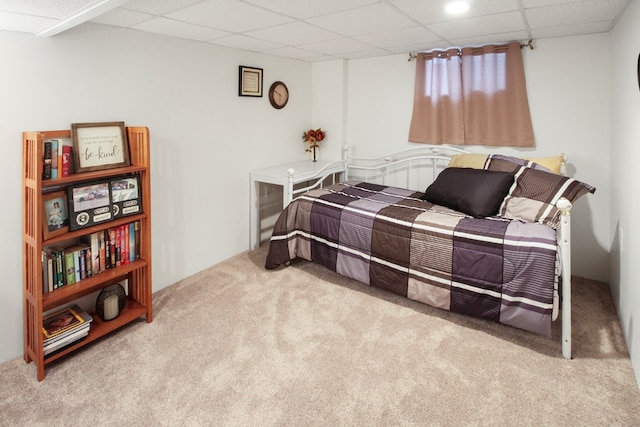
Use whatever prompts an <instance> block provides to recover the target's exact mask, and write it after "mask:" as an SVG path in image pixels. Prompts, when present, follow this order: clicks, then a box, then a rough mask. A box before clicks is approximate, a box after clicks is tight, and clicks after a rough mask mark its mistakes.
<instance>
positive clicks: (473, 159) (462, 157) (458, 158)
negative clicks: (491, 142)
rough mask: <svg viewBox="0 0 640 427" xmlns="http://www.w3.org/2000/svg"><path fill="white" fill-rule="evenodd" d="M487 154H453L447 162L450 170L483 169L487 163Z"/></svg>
mask: <svg viewBox="0 0 640 427" xmlns="http://www.w3.org/2000/svg"><path fill="white" fill-rule="evenodd" d="M488 156H489V155H488V154H478V153H469V154H454V155H453V156H451V160H450V161H449V166H448V167H450V168H472V169H484V164H485V162H486V161H487V157H488Z"/></svg>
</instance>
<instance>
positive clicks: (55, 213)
mask: <svg viewBox="0 0 640 427" xmlns="http://www.w3.org/2000/svg"><path fill="white" fill-rule="evenodd" d="M42 204H43V206H44V208H43V210H42V212H43V214H44V221H43V223H42V224H43V225H44V227H42V228H43V230H42V231H43V232H44V238H45V240H46V239H51V238H52V237H55V236H58V235H60V234H64V233H66V232H68V231H69V210H68V209H67V195H66V193H65V192H64V191H56V192H54V193H48V194H43V195H42Z"/></svg>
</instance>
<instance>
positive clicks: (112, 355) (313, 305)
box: [0, 246, 640, 426]
mask: <svg viewBox="0 0 640 427" xmlns="http://www.w3.org/2000/svg"><path fill="white" fill-rule="evenodd" d="M265 249H266V248H265V247H264V246H263V247H262V248H261V249H259V250H258V251H254V252H248V253H244V254H241V255H238V256H236V257H234V258H232V259H230V260H228V261H226V262H223V263H221V264H219V265H216V266H214V267H212V268H210V269H208V270H206V271H203V272H201V273H199V274H197V275H195V276H193V277H190V278H188V279H186V280H184V281H182V282H180V283H177V284H175V285H173V286H170V287H168V288H166V289H164V290H163V291H160V292H157V293H156V294H155V300H154V321H153V322H152V323H151V324H146V323H144V322H143V321H140V322H137V323H135V324H132V325H130V326H128V327H126V328H124V329H122V330H121V331H119V332H118V333H116V334H113V335H111V336H110V337H107V338H105V339H103V340H101V341H100V342H98V343H97V344H95V345H92V346H89V347H88V348H86V349H85V350H83V351H80V352H78V353H76V354H74V355H73V356H70V357H68V358H66V359H64V360H63V361H62V362H61V363H57V364H54V365H53V366H51V367H49V368H48V369H47V377H46V379H45V381H44V382H42V383H38V382H37V381H36V375H35V367H34V366H33V364H29V365H28V364H26V363H25V362H24V360H23V359H21V358H16V359H14V360H10V361H8V362H6V363H3V364H1V365H0V425H2V426H40V425H41V426H44V425H47V426H70V425H71V426H73V425H105V426H121V425H139V426H143V425H144V426H147V425H148V426H163V425H167V426H192V425H194V426H199V425H202V426H204V425H206V426H209V425H242V426H247V425H260V426H263V425H266V426H268V425H296V426H309V425H331V426H335V425H536V426H537V425H553V426H558V425H621V426H622V425H625V426H626V425H640V392H639V390H638V385H637V383H636V380H635V377H634V373H633V371H632V368H631V364H630V361H629V357H628V354H627V350H626V347H625V343H624V340H623V338H622V334H621V331H620V326H619V323H618V320H617V318H616V315H615V312H614V307H613V304H612V301H611V297H610V294H609V291H608V288H607V287H606V286H605V285H603V284H601V283H595V282H591V281H586V280H583V279H577V278H576V280H575V281H574V293H573V298H574V311H573V316H574V322H573V325H574V335H573V337H574V355H575V358H574V359H573V360H564V359H562V357H561V353H560V338H559V337H560V324H559V323H557V324H556V325H555V326H554V338H553V339H548V338H545V337H540V336H536V335H533V334H531V333H527V332H523V331H520V330H517V329H515V328H511V327H506V326H502V325H498V324H495V323H491V322H488V321H484V320H480V319H475V318H469V317H463V316H460V315H456V314H453V313H448V312H444V311H441V310H437V309H432V308H430V307H427V306H425V305H422V304H420V303H415V302H412V301H408V300H406V299H403V298H400V297H397V296H395V295H392V294H389V293H386V292H384V291H380V290H377V289H374V288H370V287H367V286H365V285H362V284H359V283H357V282H353V281H350V280H347V279H344V278H341V277H339V276H337V275H335V274H333V273H331V272H329V271H327V270H326V269H324V268H323V267H320V266H317V265H313V264H311V263H307V262H296V263H294V265H293V266H291V267H288V268H285V269H281V270H277V271H266V270H264V269H263V263H264V259H265V254H266V252H265Z"/></svg>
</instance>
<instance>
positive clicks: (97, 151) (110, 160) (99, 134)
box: [71, 122, 131, 173]
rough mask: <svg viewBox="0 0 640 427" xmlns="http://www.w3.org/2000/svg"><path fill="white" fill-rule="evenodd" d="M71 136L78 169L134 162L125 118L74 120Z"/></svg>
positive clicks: (118, 165) (84, 170) (108, 167)
mask: <svg viewBox="0 0 640 427" xmlns="http://www.w3.org/2000/svg"><path fill="white" fill-rule="evenodd" d="M71 140H72V142H73V158H74V161H75V164H74V166H75V172H76V173H82V172H89V171H95V170H103V169H111V168H117V167H123V166H129V165H130V164H131V162H130V160H129V143H128V140H127V133H126V131H125V126H124V122H103V123H72V124H71Z"/></svg>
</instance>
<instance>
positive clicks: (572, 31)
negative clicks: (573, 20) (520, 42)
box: [531, 21, 610, 39]
mask: <svg viewBox="0 0 640 427" xmlns="http://www.w3.org/2000/svg"><path fill="white" fill-rule="evenodd" d="M609 25H610V24H609V21H607V22H594V23H591V24H577V25H564V26H560V27H546V28H539V29H535V30H531V35H532V36H533V38H535V39H538V38H548V37H564V36H575V35H579V34H596V33H606V32H607V31H609Z"/></svg>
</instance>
